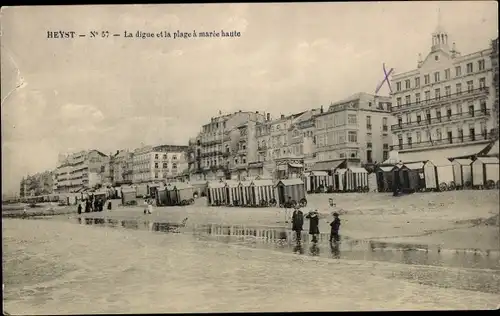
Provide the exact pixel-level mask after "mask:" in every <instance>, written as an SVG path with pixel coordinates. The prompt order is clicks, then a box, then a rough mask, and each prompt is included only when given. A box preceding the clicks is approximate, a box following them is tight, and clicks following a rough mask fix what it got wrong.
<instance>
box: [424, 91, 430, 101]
mask: <svg viewBox="0 0 500 316" xmlns="http://www.w3.org/2000/svg"><path fill="white" fill-rule="evenodd" d="M430 99H431V92H430V91H425V101H429V100H430Z"/></svg>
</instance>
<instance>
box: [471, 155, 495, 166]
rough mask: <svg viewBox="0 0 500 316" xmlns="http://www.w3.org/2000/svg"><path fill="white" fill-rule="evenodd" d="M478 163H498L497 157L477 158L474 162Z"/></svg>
mask: <svg viewBox="0 0 500 316" xmlns="http://www.w3.org/2000/svg"><path fill="white" fill-rule="evenodd" d="M476 161H480V162H482V163H484V164H497V163H498V158H497V157H477V159H476V160H475V161H474V162H476Z"/></svg>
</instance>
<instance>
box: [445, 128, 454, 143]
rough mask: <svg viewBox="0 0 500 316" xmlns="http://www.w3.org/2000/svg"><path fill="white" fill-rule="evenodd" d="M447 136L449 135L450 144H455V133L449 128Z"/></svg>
mask: <svg viewBox="0 0 500 316" xmlns="http://www.w3.org/2000/svg"><path fill="white" fill-rule="evenodd" d="M446 134H447V135H448V143H450V144H451V143H453V132H452V131H451V130H450V129H449V128H447V129H446Z"/></svg>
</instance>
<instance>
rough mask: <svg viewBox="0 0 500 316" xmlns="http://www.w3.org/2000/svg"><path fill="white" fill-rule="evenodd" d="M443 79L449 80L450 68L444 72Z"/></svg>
mask: <svg viewBox="0 0 500 316" xmlns="http://www.w3.org/2000/svg"><path fill="white" fill-rule="evenodd" d="M444 79H445V80H448V79H450V68H448V69H445V70H444Z"/></svg>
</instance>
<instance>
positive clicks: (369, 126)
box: [366, 116, 372, 129]
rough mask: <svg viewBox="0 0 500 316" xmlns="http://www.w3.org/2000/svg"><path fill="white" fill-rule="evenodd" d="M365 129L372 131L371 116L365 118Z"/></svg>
mask: <svg viewBox="0 0 500 316" xmlns="http://www.w3.org/2000/svg"><path fill="white" fill-rule="evenodd" d="M366 129H372V117H371V116H367V117H366Z"/></svg>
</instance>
